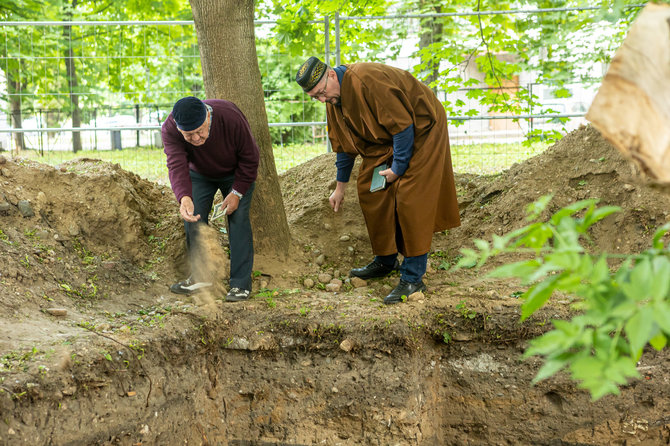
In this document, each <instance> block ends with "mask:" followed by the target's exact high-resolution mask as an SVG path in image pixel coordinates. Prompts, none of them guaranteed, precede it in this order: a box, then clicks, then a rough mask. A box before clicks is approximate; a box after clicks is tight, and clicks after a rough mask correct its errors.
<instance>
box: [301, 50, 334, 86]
mask: <svg viewBox="0 0 670 446" xmlns="http://www.w3.org/2000/svg"><path fill="white" fill-rule="evenodd" d="M326 68H327V67H326V64H325V63H323V62H321V61H320V60H319V58H318V57H314V56H312V57H310V58H309V59H307V60H306V61H305V63H304V64H302V66H301V67H300V69H299V70H298V74H296V75H295V81H296V82H297V83H298V85H300V86H301V87H302V89H303V90H305V91H310V90H311V89H312V88H314V87H315V86H316V84H318V83H319V81H320V80H321V78H322V77H323V74H324V73H325V72H326Z"/></svg>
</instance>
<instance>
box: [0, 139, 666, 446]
mask: <svg viewBox="0 0 670 446" xmlns="http://www.w3.org/2000/svg"><path fill="white" fill-rule="evenodd" d="M456 167H457V166H456ZM333 177H334V155H332V154H324V155H322V156H320V157H318V158H316V159H314V160H311V161H310V162H308V163H306V164H304V165H301V166H298V167H296V168H294V169H292V170H290V171H289V172H287V173H286V174H284V175H283V176H282V178H281V182H282V190H283V195H284V202H285V207H286V212H287V216H288V218H289V224H290V228H291V232H292V237H293V240H294V247H293V250H292V253H291V255H290V256H289V258H286V259H273V258H268V257H264V256H263V255H262V253H261V254H259V255H257V261H256V265H255V269H256V270H257V274H256V276H257V277H256V278H255V279H254V297H253V299H251V300H250V301H248V302H241V303H225V302H222V300H221V297H222V296H223V295H224V294H225V274H222V275H221V278H220V280H219V283H218V286H217V287H215V288H214V289H213V290H212V291H211V292H208V293H202V294H200V295H197V296H194V297H186V298H185V297H183V296H178V295H174V294H171V293H170V292H169V290H168V286H169V285H170V284H171V283H173V282H174V281H176V280H178V279H182V278H183V274H184V272H185V268H184V238H183V227H182V222H181V221H180V219H179V216H178V214H177V208H176V204H175V202H174V197H173V195H172V192H171V191H170V190H169V189H168V188H165V187H163V186H159V185H156V184H153V183H150V182H148V181H145V180H143V179H141V178H139V177H137V176H136V175H134V174H132V173H129V172H126V171H124V170H122V169H121V168H119V166H118V165H111V164H108V163H103V162H101V161H97V160H77V161H74V162H71V163H65V164H63V165H61V166H59V167H58V168H53V167H49V166H45V165H41V164H36V163H32V162H27V161H22V160H20V159H15V160H11V161H10V160H6V159H4V158H0V230H1V231H2V232H0V321H1V323H0V414H1V415H2V421H3V423H0V444H2V445H14V444H16V445H18V444H26V445H28V444H29V445H41V444H44V445H61V444H63V445H65V444H72V445H80V444H87V445H88V444H100V445H108V444H124V445H138V444H146V445H148V444H161V445H171V444H175V445H176V444H202V445H214V444H216V445H312V444H323V445H442V444H444V445H466V444H468V445H480V444H481V445H489V444H493V445H508V444H514V445H517V444H533V445H541V444H546V445H602V444H612V445H619V444H620V445H623V444H646V445H657V444H669V443H670V415H668V414H670V403H669V401H670V398H669V397H670V367H668V365H670V356H668V354H667V351H663V352H654V351H651V350H650V351H648V352H645V354H644V355H643V357H642V360H641V362H640V364H639V370H640V372H641V374H642V376H643V378H642V379H640V380H636V381H632V382H630V383H629V384H628V385H627V386H625V387H624V388H623V389H622V394H621V395H620V396H608V397H605V398H602V399H601V400H599V401H597V402H591V401H590V398H589V395H588V394H587V393H586V392H584V391H583V390H580V389H578V388H577V386H576V385H575V384H574V383H572V382H571V381H570V380H569V379H568V377H567V376H566V375H565V374H559V375H557V376H555V377H553V378H551V379H549V380H546V381H543V382H541V383H539V384H538V385H536V386H532V385H531V380H532V378H533V376H534V374H535V372H536V371H537V370H538V368H539V366H540V362H539V360H538V359H529V360H522V359H521V354H522V352H523V350H524V348H525V346H526V345H527V341H528V339H530V338H532V337H534V336H537V335H538V334H540V333H542V332H543V331H544V330H546V329H547V328H548V325H549V324H547V321H548V320H549V319H551V318H560V317H566V316H567V315H568V314H570V312H571V309H570V307H569V306H568V304H567V302H566V301H565V300H564V299H563V300H562V299H560V298H555V299H552V301H551V302H550V305H549V306H547V307H546V308H545V309H543V310H542V311H541V312H540V313H538V314H537V315H536V316H534V317H532V318H531V319H529V320H528V321H526V322H524V323H520V322H519V304H520V302H519V301H518V299H517V298H516V297H515V296H516V295H517V292H518V291H519V286H518V285H516V284H514V283H510V282H494V281H492V280H490V279H487V278H485V277H484V273H483V272H481V271H480V272H478V271H473V270H460V271H456V272H452V271H449V270H448V269H447V268H445V266H447V265H449V264H451V263H453V262H454V260H455V259H456V256H457V255H458V252H459V249H460V248H462V247H466V246H470V245H471V243H472V242H471V240H472V239H473V238H490V236H491V235H492V234H502V233H505V232H508V231H510V230H512V229H515V228H517V227H520V226H522V225H523V224H524V217H525V210H524V209H525V206H526V205H527V204H528V203H530V202H531V201H533V200H535V199H536V198H538V197H539V196H541V195H544V194H547V193H553V194H554V195H555V198H554V200H553V201H552V203H551V205H550V206H551V209H550V211H554V210H556V209H558V208H560V207H562V206H564V205H566V204H568V203H571V202H573V201H575V200H578V199H583V198H589V197H596V198H600V199H601V203H602V204H614V205H618V206H621V207H622V209H623V211H622V212H620V213H618V214H615V215H612V216H610V217H608V218H607V219H605V220H604V221H603V222H601V223H600V224H599V225H598V226H596V227H595V228H594V230H593V233H592V237H593V242H594V245H593V249H594V250H595V251H605V250H606V251H608V252H621V253H624V252H638V251H640V250H642V249H645V248H646V247H648V246H649V244H650V237H651V234H653V231H654V229H655V228H656V227H658V226H660V225H661V224H663V223H665V222H666V221H668V212H669V211H670V195H668V194H667V192H666V191H664V190H662V189H661V188H659V187H656V186H654V185H653V184H649V183H647V182H645V181H644V180H642V179H641V178H640V176H639V175H638V174H637V172H636V171H635V170H634V169H633V168H632V167H631V164H629V163H628V162H626V161H625V160H623V159H622V158H621V157H620V156H619V154H618V153H617V152H616V151H615V150H614V149H613V148H612V147H611V145H610V144H608V143H607V142H606V141H605V140H604V139H603V138H602V137H601V136H600V135H599V134H598V133H597V132H596V131H595V130H593V129H592V128H590V127H584V128H581V129H578V130H576V131H575V132H573V133H571V134H570V135H568V136H566V137H565V138H563V139H562V140H561V141H560V142H559V143H557V144H556V145H555V146H553V147H552V148H550V149H549V150H548V151H547V152H545V153H544V154H542V155H540V156H538V157H535V158H533V159H530V160H528V161H526V162H524V163H521V164H518V165H515V166H513V167H512V168H511V169H509V170H507V171H505V172H504V173H502V174H500V175H496V176H475V175H459V176H458V177H457V182H458V188H459V202H460V207H461V217H462V222H463V224H462V226H461V227H460V228H457V229H454V230H451V231H448V232H447V233H440V234H436V235H435V237H434V240H433V250H432V252H431V256H430V267H429V272H428V274H427V275H426V279H425V281H426V283H427V285H428V291H427V292H426V293H425V294H424V295H420V296H418V297H414V298H412V299H411V300H410V301H409V302H407V303H404V304H399V305H395V306H390V307H387V306H384V305H381V303H380V302H381V300H382V299H383V297H384V296H385V295H386V294H387V293H388V292H389V291H390V290H391V289H392V287H393V286H394V285H395V283H396V282H397V276H392V277H390V278H387V279H383V280H376V281H369V282H367V283H357V282H353V283H352V282H351V281H350V280H348V278H347V275H348V270H349V269H350V268H351V267H352V266H360V265H363V264H365V263H367V262H368V261H369V260H370V258H371V252H370V247H369V241H368V238H367V233H366V230H365V227H364V224H363V220H362V215H361V212H360V209H359V207H358V203H357V200H356V196H355V195H356V194H355V188H354V187H353V185H352V186H350V188H349V191H348V195H347V197H346V201H345V206H344V208H343V209H342V211H341V212H338V213H334V212H332V210H331V209H330V207H329V206H328V203H327V197H328V195H329V193H330V190H332V189H333V188H334V181H333ZM352 180H353V178H352ZM209 236H210V237H211V238H212V239H213V240H215V241H216V242H217V243H214V244H213V246H214V248H213V249H214V251H213V255H214V256H215V257H217V258H221V257H225V254H223V253H224V252H225V251H223V250H222V249H223V248H225V246H226V243H227V239H226V231H225V225H224V224H223V222H217V223H215V224H213V225H212V229H211V231H210V232H209ZM221 262H222V263H221V264H220V265H218V269H219V270H225V269H226V266H225V265H226V261H225V259H221Z"/></svg>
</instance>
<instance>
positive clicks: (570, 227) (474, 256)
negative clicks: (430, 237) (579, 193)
mask: <svg viewBox="0 0 670 446" xmlns="http://www.w3.org/2000/svg"><path fill="white" fill-rule="evenodd" d="M550 199H551V196H545V197H542V198H540V200H538V201H537V202H535V203H533V204H531V205H529V206H528V215H529V216H528V220H529V221H531V223H530V224H529V225H527V226H525V227H523V228H520V229H517V230H516V231H512V232H510V233H509V234H506V235H503V236H497V235H494V236H493V239H492V242H491V243H489V242H487V241H485V240H475V241H474V243H475V246H476V249H463V250H461V253H462V254H463V257H462V258H461V260H460V261H459V263H458V264H457V265H456V268H460V267H466V266H467V267H471V266H476V267H481V266H482V265H484V263H485V262H486V261H487V259H489V258H490V257H492V256H495V255H499V254H502V253H510V252H516V253H518V252H529V253H531V254H534V258H532V259H530V260H523V261H519V262H515V263H510V264H506V265H503V266H501V267H499V268H496V269H495V270H493V271H492V272H491V273H489V276H491V277H501V278H502V277H506V278H518V279H520V280H521V282H522V284H524V285H527V286H528V288H527V289H526V291H525V292H524V293H523V295H522V296H521V298H522V299H523V304H522V306H521V309H522V313H521V319H522V320H525V319H527V318H528V317H529V316H531V315H532V314H533V313H535V312H536V311H537V310H538V309H540V308H541V307H543V306H544V305H545V304H546V303H547V301H548V300H549V299H550V297H551V296H552V295H553V294H554V292H555V291H560V292H563V293H565V294H567V295H570V296H572V297H573V298H574V301H573V303H574V308H575V309H576V310H578V311H579V313H578V314H577V315H576V316H574V317H573V318H572V319H570V320H554V321H552V323H553V326H554V329H553V330H551V331H549V332H547V333H545V334H544V335H542V336H540V337H538V338H536V339H533V340H532V341H531V343H530V347H529V348H528V349H527V350H526V352H525V357H529V356H533V355H537V356H542V357H543V358H544V364H543V366H542V367H541V368H540V370H539V371H538V373H537V375H536V376H535V379H534V381H533V382H538V381H540V380H542V379H545V378H547V377H550V376H552V375H554V374H555V373H557V372H558V371H560V370H562V369H564V368H567V369H568V370H569V371H570V373H571V377H572V379H574V380H576V381H578V382H579V383H580V385H579V386H580V387H581V388H584V389H587V390H588V391H589V392H590V393H591V397H592V398H593V399H594V400H596V399H598V398H601V397H602V396H604V395H607V394H619V386H621V385H624V384H626V382H627V380H628V379H629V378H637V377H639V373H638V371H637V369H636V363H637V362H638V360H639V359H640V357H641V355H642V351H643V349H644V347H645V346H646V345H647V344H650V345H651V346H652V347H653V348H655V349H656V350H662V349H663V348H664V347H665V346H666V344H667V339H668V336H670V250H669V249H668V248H666V247H665V246H664V244H663V241H662V238H663V236H664V235H665V234H666V233H667V232H668V231H669V230H670V224H666V225H665V226H663V227H661V228H660V229H658V230H657V231H656V233H655V235H654V237H653V241H652V247H651V248H650V249H648V250H646V251H644V252H642V253H640V254H630V255H624V256H617V257H619V259H620V260H621V263H620V265H619V266H618V267H617V268H614V267H611V266H610V263H609V262H608V260H611V259H613V258H614V257H615V256H613V255H609V254H607V253H602V254H599V255H592V254H589V253H588V252H587V251H586V250H585V249H584V246H583V245H582V243H583V241H584V240H588V230H589V228H590V227H591V226H592V225H593V224H594V223H596V222H598V221H599V220H602V219H603V218H605V217H607V216H608V215H610V214H612V213H614V212H618V211H619V210H620V208H618V207H613V206H604V207H600V208H597V207H596V204H597V200H595V199H591V200H583V201H579V202H576V203H574V204H572V205H570V206H567V207H565V208H563V209H560V210H559V211H558V212H556V213H555V214H553V215H552V216H551V218H550V219H549V221H547V222H540V221H539V216H540V215H541V214H542V212H543V211H544V209H545V208H546V205H547V203H548V202H549V201H550ZM577 215H581V217H578V216H577Z"/></svg>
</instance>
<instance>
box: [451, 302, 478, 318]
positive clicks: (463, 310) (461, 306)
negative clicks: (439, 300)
mask: <svg viewBox="0 0 670 446" xmlns="http://www.w3.org/2000/svg"><path fill="white" fill-rule="evenodd" d="M456 309H457V310H458V312H459V313H460V315H461V316H462V317H463V318H464V319H474V318H475V317H477V312H476V311H474V310H471V309H470V308H468V304H467V302H466V301H465V300H462V301H460V302H459V303H458V305H456Z"/></svg>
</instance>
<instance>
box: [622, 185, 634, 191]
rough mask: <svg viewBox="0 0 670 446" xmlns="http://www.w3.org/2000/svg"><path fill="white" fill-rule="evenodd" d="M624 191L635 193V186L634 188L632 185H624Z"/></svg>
mask: <svg viewBox="0 0 670 446" xmlns="http://www.w3.org/2000/svg"><path fill="white" fill-rule="evenodd" d="M623 189H624V190H627V191H633V190H635V186H633V185H632V184H624V185H623Z"/></svg>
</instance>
